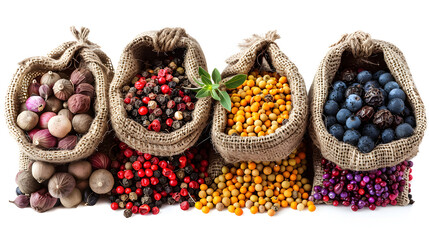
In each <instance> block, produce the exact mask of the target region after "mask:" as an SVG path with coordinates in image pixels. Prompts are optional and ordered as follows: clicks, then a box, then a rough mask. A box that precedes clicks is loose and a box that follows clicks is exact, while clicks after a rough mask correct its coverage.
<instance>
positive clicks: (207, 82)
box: [190, 67, 247, 111]
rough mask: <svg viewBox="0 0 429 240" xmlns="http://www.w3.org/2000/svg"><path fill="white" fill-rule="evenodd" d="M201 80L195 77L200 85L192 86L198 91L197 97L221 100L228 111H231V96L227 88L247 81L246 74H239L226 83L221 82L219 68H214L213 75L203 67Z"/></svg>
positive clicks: (199, 71) (232, 87)
mask: <svg viewBox="0 0 429 240" xmlns="http://www.w3.org/2000/svg"><path fill="white" fill-rule="evenodd" d="M198 73H199V74H200V79H201V81H199V80H197V79H194V81H195V82H196V83H197V84H198V85H200V87H197V88H190V89H191V90H194V91H196V92H197V95H196V97H197V98H204V97H212V98H213V99H215V100H217V101H219V102H220V104H221V105H222V106H223V107H224V108H225V109H226V110H228V111H231V98H230V97H229V95H228V93H227V92H226V89H234V88H237V87H239V86H240V85H241V84H243V83H244V81H246V78H247V76H246V75H245V74H239V75H235V76H234V77H232V78H231V79H230V80H228V81H227V82H225V83H221V80H222V79H221V76H220V72H219V70H217V69H216V68H215V69H214V70H213V72H212V75H211V76H210V74H209V73H208V72H207V71H206V70H204V69H203V68H202V67H200V68H199V69H198Z"/></svg>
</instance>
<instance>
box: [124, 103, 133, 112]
mask: <svg viewBox="0 0 429 240" xmlns="http://www.w3.org/2000/svg"><path fill="white" fill-rule="evenodd" d="M133 110H134V108H133V106H132V105H131V104H127V105H125V111H127V112H131V111H133Z"/></svg>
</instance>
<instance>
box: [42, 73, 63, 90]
mask: <svg viewBox="0 0 429 240" xmlns="http://www.w3.org/2000/svg"><path fill="white" fill-rule="evenodd" d="M60 79H61V77H60V75H59V74H58V73H54V72H52V71H49V72H47V73H45V74H43V76H42V78H41V79H40V83H41V84H42V85H43V84H46V85H48V86H49V87H53V86H54V84H55V83H56V82H57V81H58V80H60Z"/></svg>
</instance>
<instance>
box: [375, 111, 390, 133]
mask: <svg viewBox="0 0 429 240" xmlns="http://www.w3.org/2000/svg"><path fill="white" fill-rule="evenodd" d="M393 120H394V117H393V115H392V113H391V112H390V111H389V110H387V109H383V110H379V111H378V112H376V113H375V114H374V120H373V123H374V124H375V125H376V126H377V127H378V128H380V129H386V128H389V127H390V126H391V125H392V123H393Z"/></svg>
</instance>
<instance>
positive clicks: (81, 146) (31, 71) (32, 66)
mask: <svg viewBox="0 0 429 240" xmlns="http://www.w3.org/2000/svg"><path fill="white" fill-rule="evenodd" d="M71 31H72V33H73V35H74V36H75V37H76V39H77V41H70V42H66V43H64V44H62V45H60V46H59V47H57V48H55V49H54V50H53V51H52V52H50V53H49V54H48V56H47V57H43V56H40V57H30V58H27V59H25V60H23V61H22V62H20V63H19V65H20V66H19V68H18V70H17V71H16V73H15V75H14V76H13V79H12V82H11V84H10V85H9V88H8V91H7V95H6V104H5V105H6V106H5V108H6V111H5V112H6V113H5V117H6V121H7V125H8V127H9V131H10V133H11V135H12V136H13V137H14V138H15V139H16V141H17V142H18V144H19V147H20V151H21V153H20V161H19V169H20V170H24V169H27V167H28V163H29V161H30V159H31V160H40V161H45V162H50V163H55V164H62V163H68V162H72V161H75V160H79V159H83V158H86V157H88V156H90V155H91V154H92V153H93V152H94V151H95V150H96V148H97V146H98V144H99V143H100V142H101V141H102V139H103V136H104V134H105V132H106V130H107V121H108V100H107V96H108V87H109V83H110V81H111V79H112V78H113V66H112V63H111V61H110V58H109V57H107V55H106V54H105V53H104V52H102V51H101V50H100V47H99V46H98V45H96V44H94V43H92V42H90V41H89V40H88V39H87V38H88V34H89V29H87V28H82V29H81V31H80V32H79V31H77V30H76V29H75V28H74V27H72V28H71ZM77 67H86V68H88V69H89V70H90V71H91V72H92V74H93V76H94V80H95V84H94V88H95V92H96V97H95V100H94V102H93V104H94V106H93V107H94V113H95V116H94V120H93V122H92V124H91V127H90V129H89V130H88V133H86V134H84V135H83V136H82V137H81V138H80V139H79V141H78V143H77V145H76V147H75V148H74V149H73V150H46V149H41V148H38V147H36V146H34V145H33V144H32V142H31V141H30V138H29V137H28V135H27V134H26V132H25V131H23V130H22V129H21V128H19V127H18V125H17V123H16V119H17V116H18V114H19V109H20V105H21V104H22V103H25V101H26V100H27V98H28V97H29V96H28V93H27V89H28V87H29V85H30V84H31V82H32V81H33V79H34V78H36V77H38V76H41V75H43V74H45V73H46V72H48V71H56V72H67V73H68V72H70V73H71V71H73V70H74V69H76V68H77Z"/></svg>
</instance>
